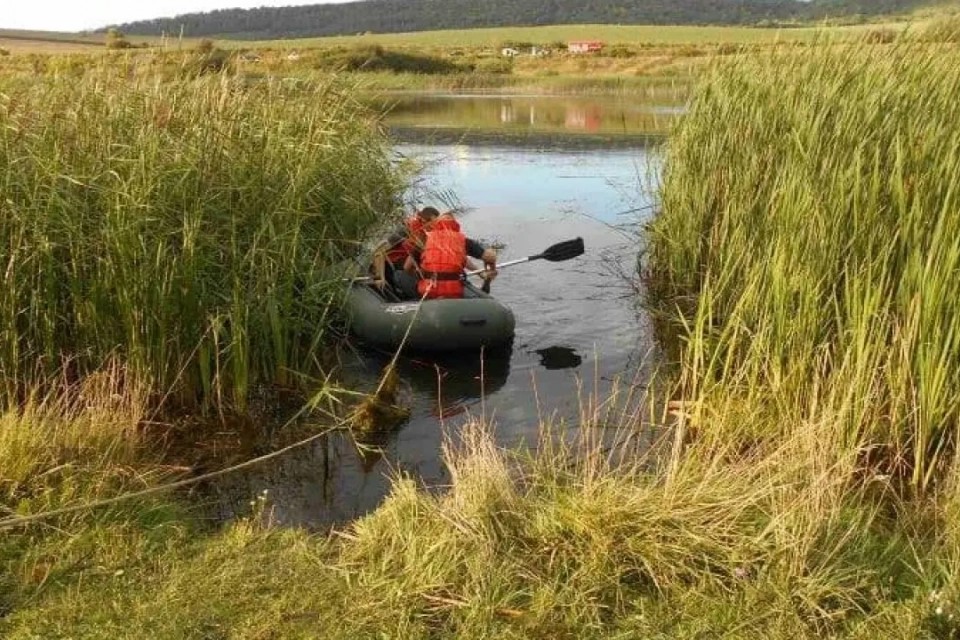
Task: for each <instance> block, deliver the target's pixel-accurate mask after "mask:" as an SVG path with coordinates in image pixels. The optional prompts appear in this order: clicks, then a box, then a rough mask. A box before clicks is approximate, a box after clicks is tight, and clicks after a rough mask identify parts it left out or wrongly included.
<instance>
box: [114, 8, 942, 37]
mask: <svg viewBox="0 0 960 640" xmlns="http://www.w3.org/2000/svg"><path fill="white" fill-rule="evenodd" d="M928 3H929V0H812V1H806V2H804V1H801V0H590V1H588V2H584V1H583V0H537V1H534V0H486V1H484V2H476V0H366V1H363V2H350V3H346V4H318V5H307V6H299V7H261V8H257V9H222V10H217V11H211V12H208V13H191V14H186V15H181V16H177V17H175V18H160V19H155V20H146V21H140V22H132V23H127V24H122V25H117V26H119V28H120V29H121V30H122V31H123V32H124V33H127V34H139V35H160V34H161V33H167V34H179V33H181V30H182V32H183V34H184V35H186V36H189V37H204V36H217V37H222V38H223V37H226V38H236V39H253V40H269V39H274V38H303V37H311V36H329V35H346V34H356V33H366V32H372V33H399V32H412V31H433V30H442V29H475V28H481V27H504V26H534V25H553V24H650V25H666V24H674V25H686V24H690V25H757V24H760V25H772V24H781V25H782V24H796V23H802V22H808V21H811V20H823V19H825V18H831V17H832V18H841V19H847V20H862V19H869V18H870V17H873V16H879V15H887V14H895V13H902V12H909V11H911V10H913V9H915V8H916V7H918V6H921V5H924V4H928Z"/></svg>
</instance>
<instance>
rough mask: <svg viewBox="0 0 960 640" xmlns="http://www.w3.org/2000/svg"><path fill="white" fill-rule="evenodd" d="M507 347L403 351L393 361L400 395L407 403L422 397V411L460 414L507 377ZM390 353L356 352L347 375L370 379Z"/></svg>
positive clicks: (438, 414) (443, 416) (442, 415)
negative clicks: (426, 351) (419, 353)
mask: <svg viewBox="0 0 960 640" xmlns="http://www.w3.org/2000/svg"><path fill="white" fill-rule="evenodd" d="M511 355H512V351H511V349H509V348H508V349H498V350H493V351H479V352H462V353H450V354H429V355H423V356H418V355H416V354H412V355H408V354H404V355H403V356H401V357H400V358H398V360H397V363H396V370H397V374H398V375H399V379H400V384H401V387H402V388H403V389H402V395H403V396H405V400H406V401H408V402H411V403H414V402H421V403H422V402H423V401H424V400H426V401H427V402H428V403H429V405H428V406H427V407H422V413H425V414H426V415H429V416H431V417H433V418H438V419H441V420H442V419H446V418H451V417H453V416H457V415H461V414H463V413H464V412H465V411H467V410H468V409H469V408H470V407H472V406H474V405H476V404H477V403H478V402H479V401H481V400H482V399H483V398H484V397H485V396H487V395H490V394H493V393H496V392H497V391H499V390H500V389H501V388H502V387H503V386H504V385H505V384H506V382H507V379H508V378H509V377H510V358H511ZM392 357H393V356H392V354H389V353H386V352H384V351H380V350H375V349H364V350H363V351H361V352H358V353H357V359H356V361H355V363H354V364H353V365H348V367H347V375H348V376H350V377H351V378H352V377H354V376H356V377H357V378H358V381H357V382H354V383H353V384H358V383H359V382H361V381H362V380H366V381H369V380H371V379H372V378H373V377H374V376H375V375H376V373H377V372H380V371H383V370H384V368H385V367H386V366H387V365H388V364H389V363H390V360H391V359H392Z"/></svg>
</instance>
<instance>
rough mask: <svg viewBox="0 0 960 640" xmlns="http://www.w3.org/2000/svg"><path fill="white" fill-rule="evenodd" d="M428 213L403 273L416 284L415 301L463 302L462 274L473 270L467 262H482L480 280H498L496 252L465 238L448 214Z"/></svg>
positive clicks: (432, 210) (434, 210) (458, 225)
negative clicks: (449, 299)
mask: <svg viewBox="0 0 960 640" xmlns="http://www.w3.org/2000/svg"><path fill="white" fill-rule="evenodd" d="M427 209H431V212H430V215H431V217H430V218H429V220H428V221H427V222H426V223H425V225H424V241H423V243H422V248H421V247H420V246H416V247H413V248H412V249H411V251H410V253H409V255H408V256H407V258H406V262H405V263H404V271H405V272H406V274H408V276H409V277H411V278H414V279H415V281H416V283H417V297H426V298H462V297H463V280H464V278H463V271H464V269H465V268H467V269H469V268H471V267H472V265H471V264H470V260H469V259H470V258H476V259H477V260H482V261H483V264H484V268H485V270H484V272H483V274H482V277H483V278H484V279H485V280H487V281H488V282H489V281H492V280H493V279H494V278H495V277H496V276H497V252H496V251H494V250H493V249H491V248H488V247H484V246H483V245H481V244H480V243H479V242H477V241H476V240H473V239H472V238H468V237H466V236H465V235H464V234H463V232H462V231H460V223H458V222H457V221H456V219H455V218H454V217H453V215H452V214H451V213H449V212H448V213H444V214H442V215H441V214H440V213H439V212H438V211H437V210H436V209H433V208H432V207H427ZM433 212H436V215H433Z"/></svg>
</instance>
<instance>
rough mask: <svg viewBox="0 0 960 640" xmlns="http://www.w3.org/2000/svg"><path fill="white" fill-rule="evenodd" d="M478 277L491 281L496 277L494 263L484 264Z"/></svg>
mask: <svg viewBox="0 0 960 640" xmlns="http://www.w3.org/2000/svg"><path fill="white" fill-rule="evenodd" d="M480 277H481V278H483V279H484V280H486V281H487V282H493V279H494V278H496V277H497V265H496V263H492V264H486V265H484V270H483V271H481V272H480Z"/></svg>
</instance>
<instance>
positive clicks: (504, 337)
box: [345, 282, 515, 351]
mask: <svg viewBox="0 0 960 640" xmlns="http://www.w3.org/2000/svg"><path fill="white" fill-rule="evenodd" d="M463 295H464V297H463V298H456V299H434V300H424V301H423V302H420V301H419V300H403V301H397V300H388V299H386V298H385V297H384V296H383V295H382V294H381V293H380V292H379V291H378V290H377V289H376V288H375V287H373V286H371V285H370V284H368V283H366V282H354V283H352V284H351V285H350V289H349V290H348V291H347V299H346V309H345V311H346V315H347V322H348V324H349V328H350V331H351V332H353V333H354V334H355V335H357V336H358V337H360V338H362V339H363V340H364V341H366V342H370V343H373V344H376V345H379V346H384V347H392V348H396V347H397V346H399V345H400V342H401V341H402V340H403V336H404V334H405V333H406V332H407V328H408V327H410V335H409V336H408V337H407V341H406V343H405V344H404V348H405V349H409V350H414V351H458V350H467V349H479V348H480V347H489V348H494V347H500V346H503V345H505V344H507V343H509V342H510V341H511V340H512V339H513V331H514V325H515V320H514V317H513V312H512V311H510V309H508V308H507V307H506V306H504V305H503V304H501V303H500V302H499V301H498V300H497V299H496V298H494V297H493V296H491V295H489V294H486V293H484V292H483V291H481V290H480V289H478V288H477V287H475V286H473V285H472V284H471V283H469V282H467V283H465V284H464V293H463ZM411 323H412V325H413V326H412V327H411Z"/></svg>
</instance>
